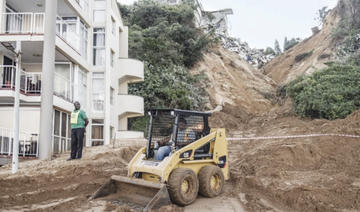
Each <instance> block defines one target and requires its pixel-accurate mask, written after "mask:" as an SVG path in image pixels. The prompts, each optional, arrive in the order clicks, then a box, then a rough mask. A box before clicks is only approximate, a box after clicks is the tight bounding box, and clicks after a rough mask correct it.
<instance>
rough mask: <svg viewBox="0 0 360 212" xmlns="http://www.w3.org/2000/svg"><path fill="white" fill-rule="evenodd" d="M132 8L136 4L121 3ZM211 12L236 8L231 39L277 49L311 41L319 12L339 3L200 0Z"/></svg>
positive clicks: (128, 0) (321, 0) (320, 0)
mask: <svg viewBox="0 0 360 212" xmlns="http://www.w3.org/2000/svg"><path fill="white" fill-rule="evenodd" d="M118 1H119V2H120V3H123V4H132V3H133V2H134V1H136V0H118ZM200 2H201V4H202V6H203V8H204V9H205V10H207V11H213V10H220V9H225V8H232V9H233V11H234V15H230V16H229V25H230V31H229V32H230V35H231V36H232V37H236V38H240V39H241V41H246V42H248V43H249V45H250V47H252V48H259V49H260V48H266V47H268V46H270V47H274V42H275V39H277V40H279V43H280V45H281V46H282V45H283V42H284V38H285V37H287V38H289V39H290V38H297V37H299V38H302V39H304V38H307V37H309V36H311V34H312V32H311V28H312V27H314V26H317V25H318V21H316V20H315V18H316V16H317V11H318V10H319V9H321V8H322V7H324V6H327V7H329V8H333V7H335V6H336V3H337V0H200Z"/></svg>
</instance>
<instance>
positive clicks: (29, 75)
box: [0, 65, 41, 95]
mask: <svg viewBox="0 0 360 212" xmlns="http://www.w3.org/2000/svg"><path fill="white" fill-rule="evenodd" d="M15 75H16V67H15V66H7V65H0V89H5V90H7V89H9V90H12V89H14V88H15ZM20 91H21V93H23V94H29V95H30V94H31V95H40V92H41V73H39V72H25V71H23V70H21V71H20Z"/></svg>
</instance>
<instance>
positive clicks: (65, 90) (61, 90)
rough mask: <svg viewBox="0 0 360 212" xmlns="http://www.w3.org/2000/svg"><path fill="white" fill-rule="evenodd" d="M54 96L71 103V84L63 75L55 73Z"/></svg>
mask: <svg viewBox="0 0 360 212" xmlns="http://www.w3.org/2000/svg"><path fill="white" fill-rule="evenodd" d="M54 76H55V77H54V94H55V95H57V96H59V97H62V98H64V99H66V100H69V101H71V100H72V96H71V83H70V80H68V79H66V78H65V77H63V76H62V75H60V74H58V73H55V75H54Z"/></svg>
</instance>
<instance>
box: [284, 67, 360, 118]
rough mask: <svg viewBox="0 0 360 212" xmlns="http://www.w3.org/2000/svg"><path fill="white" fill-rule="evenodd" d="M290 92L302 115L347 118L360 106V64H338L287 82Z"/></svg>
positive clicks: (295, 106) (287, 91)
mask: <svg viewBox="0 0 360 212" xmlns="http://www.w3.org/2000/svg"><path fill="white" fill-rule="evenodd" d="M282 93H283V92H282ZM286 93H287V95H288V96H290V97H291V98H292V99H293V100H294V108H295V111H296V113H297V114H298V115H300V116H302V117H311V118H325V119H330V120H332V119H338V118H345V117H346V116H347V115H349V114H351V113H352V112H354V111H355V110H357V109H359V108H360V67H359V66H349V65H334V66H331V67H329V68H327V69H324V70H321V71H319V72H316V73H314V74H313V75H311V76H302V77H299V78H297V79H296V80H294V81H292V82H290V83H289V84H288V85H287V86H286Z"/></svg>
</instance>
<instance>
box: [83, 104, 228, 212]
mask: <svg viewBox="0 0 360 212" xmlns="http://www.w3.org/2000/svg"><path fill="white" fill-rule="evenodd" d="M210 115H211V114H210V113H203V112H194V111H185V110H177V109H174V110H164V109H154V110H150V111H149V116H150V124H149V130H148V141H147V145H146V147H143V148H142V149H140V150H139V151H138V152H137V154H136V155H135V156H134V157H133V158H132V160H131V161H130V163H129V165H128V175H127V177H123V176H112V177H111V179H110V180H109V181H108V182H107V183H106V184H104V185H103V186H101V187H100V188H99V189H98V190H97V191H96V192H95V193H94V194H93V195H92V196H91V197H90V199H98V198H99V199H102V200H108V201H112V202H113V203H116V204H118V205H121V204H126V205H128V206H130V207H135V208H136V209H141V210H143V211H149V210H151V209H157V208H160V207H162V206H164V205H168V204H171V203H175V204H177V205H180V206H186V205H189V204H191V203H193V202H194V201H195V200H196V197H197V195H198V193H199V194H201V195H202V196H205V197H210V198H211V197H215V196H217V195H219V194H220V193H221V192H222V190H223V186H224V181H225V180H228V179H229V166H228V151H227V141H226V136H225V129H210V127H209V123H208V118H209V116H210ZM159 146H160V147H159ZM164 149H165V150H166V151H165V154H164ZM161 156H165V157H164V158H161ZM159 157H160V158H159Z"/></svg>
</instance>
